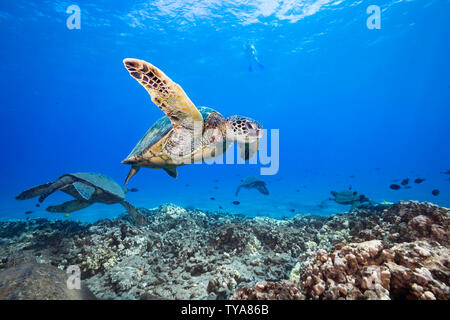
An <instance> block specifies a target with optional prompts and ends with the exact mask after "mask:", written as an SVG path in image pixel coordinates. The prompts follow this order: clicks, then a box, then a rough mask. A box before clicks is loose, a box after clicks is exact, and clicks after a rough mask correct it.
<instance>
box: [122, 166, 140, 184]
mask: <svg viewBox="0 0 450 320" xmlns="http://www.w3.org/2000/svg"><path fill="white" fill-rule="evenodd" d="M140 168H141V167H138V166H131V168H130V172H128V176H127V178H126V179H125V185H127V183H128V181H130V179H131V178H133V176H134V175H135V174H136V173H138V171H139V169H140Z"/></svg>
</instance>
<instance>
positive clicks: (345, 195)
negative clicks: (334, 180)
mask: <svg viewBox="0 0 450 320" xmlns="http://www.w3.org/2000/svg"><path fill="white" fill-rule="evenodd" d="M357 199H359V194H358V193H357V192H355V191H350V190H345V191H341V192H337V193H336V202H337V203H342V204H351V203H352V202H353V201H355V200H357Z"/></svg>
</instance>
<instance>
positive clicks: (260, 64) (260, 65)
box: [257, 62, 264, 70]
mask: <svg viewBox="0 0 450 320" xmlns="http://www.w3.org/2000/svg"><path fill="white" fill-rule="evenodd" d="M257 64H258V67H259V68H260V69H261V70H264V65H263V64H262V63H260V62H257Z"/></svg>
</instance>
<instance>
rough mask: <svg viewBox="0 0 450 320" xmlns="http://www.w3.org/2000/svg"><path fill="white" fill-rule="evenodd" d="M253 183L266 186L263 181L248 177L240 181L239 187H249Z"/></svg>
mask: <svg viewBox="0 0 450 320" xmlns="http://www.w3.org/2000/svg"><path fill="white" fill-rule="evenodd" d="M253 183H261V184H264V185H265V184H266V183H265V182H264V181H263V180H261V179H260V178H258V177H255V176H249V177H247V178H245V179H244V180H243V181H242V183H241V185H243V186H246V185H250V184H253Z"/></svg>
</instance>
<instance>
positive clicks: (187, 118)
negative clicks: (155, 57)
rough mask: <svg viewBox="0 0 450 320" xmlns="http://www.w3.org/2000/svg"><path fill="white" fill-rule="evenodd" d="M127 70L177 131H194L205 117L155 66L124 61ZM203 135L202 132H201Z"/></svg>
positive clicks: (177, 86)
mask: <svg viewBox="0 0 450 320" xmlns="http://www.w3.org/2000/svg"><path fill="white" fill-rule="evenodd" d="M123 63H124V65H125V68H127V70H128V72H129V73H130V75H131V76H132V77H133V78H135V79H136V80H137V81H139V83H140V84H141V85H142V86H143V87H144V88H145V89H146V90H147V92H148V93H149V94H150V96H151V98H152V101H153V102H154V103H155V104H156V105H157V106H158V108H160V109H161V110H162V111H163V112H164V113H165V114H166V115H167V117H168V118H169V119H170V121H171V122H172V125H173V127H174V128H175V129H177V128H179V127H180V126H181V127H184V128H187V129H194V126H195V124H194V123H198V125H199V126H200V129H201V128H202V127H201V126H202V125H203V117H202V114H201V113H200V111H198V109H197V108H196V107H195V105H194V104H193V103H192V101H191V100H190V99H189V97H188V96H187V94H186V93H185V92H184V91H183V89H182V88H181V87H180V86H179V85H178V84H176V83H175V82H173V81H172V80H171V79H170V78H169V77H168V76H166V75H165V74H164V72H162V71H161V70H159V69H158V68H157V67H155V66H154V65H152V64H150V63H148V62H146V61H144V60H138V59H130V58H128V59H125V60H123ZM200 133H201V130H200Z"/></svg>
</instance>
